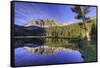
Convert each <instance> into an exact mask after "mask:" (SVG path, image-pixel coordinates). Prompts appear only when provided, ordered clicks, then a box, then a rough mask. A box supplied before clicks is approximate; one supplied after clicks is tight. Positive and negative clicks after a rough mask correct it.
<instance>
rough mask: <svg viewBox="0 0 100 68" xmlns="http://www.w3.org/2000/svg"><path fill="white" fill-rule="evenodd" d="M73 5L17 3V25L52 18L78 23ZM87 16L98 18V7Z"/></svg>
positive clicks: (91, 9)
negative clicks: (72, 8)
mask: <svg viewBox="0 0 100 68" xmlns="http://www.w3.org/2000/svg"><path fill="white" fill-rule="evenodd" d="M71 7H73V6H72V5H55V4H40V3H23V2H15V24H17V25H23V24H25V23H28V22H30V21H34V20H37V19H45V18H50V19H54V20H57V21H59V22H61V23H67V22H78V21H79V20H77V19H75V18H74V17H75V15H76V14H75V13H73V12H72V11H71V10H70V8H71ZM87 16H90V17H92V16H96V7H91V8H90V13H89V14H88V15H87Z"/></svg>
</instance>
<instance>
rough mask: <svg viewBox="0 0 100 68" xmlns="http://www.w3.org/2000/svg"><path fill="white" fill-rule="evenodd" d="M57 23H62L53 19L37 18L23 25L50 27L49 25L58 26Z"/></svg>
mask: <svg viewBox="0 0 100 68" xmlns="http://www.w3.org/2000/svg"><path fill="white" fill-rule="evenodd" d="M59 25H62V24H61V23H60V22H57V21H55V20H53V19H39V20H36V21H31V22H29V23H27V24H24V27H30V26H39V27H50V26H59Z"/></svg>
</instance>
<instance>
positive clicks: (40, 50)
mask: <svg viewBox="0 0 100 68" xmlns="http://www.w3.org/2000/svg"><path fill="white" fill-rule="evenodd" d="M24 49H25V50H27V51H29V52H31V53H33V54H35V53H36V54H53V53H56V52H58V51H60V50H68V49H65V48H63V47H49V46H39V47H34V48H31V47H24ZM69 50H71V49H69Z"/></svg>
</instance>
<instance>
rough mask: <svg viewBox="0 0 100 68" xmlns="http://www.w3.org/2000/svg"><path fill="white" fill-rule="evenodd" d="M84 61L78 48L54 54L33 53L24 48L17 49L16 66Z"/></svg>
mask: <svg viewBox="0 0 100 68" xmlns="http://www.w3.org/2000/svg"><path fill="white" fill-rule="evenodd" d="M76 62H83V58H82V57H81V54H80V52H79V51H77V50H61V51H59V52H56V53H53V54H32V53H31V52H28V51H26V50H25V49H24V48H22V47H20V48H16V49H15V66H26V65H42V64H43V65H44V64H62V63H76Z"/></svg>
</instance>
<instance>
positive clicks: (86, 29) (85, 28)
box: [81, 7, 90, 41]
mask: <svg viewBox="0 0 100 68" xmlns="http://www.w3.org/2000/svg"><path fill="white" fill-rule="evenodd" d="M84 11H85V10H84V9H83V8H82V7H81V14H82V19H83V25H84V30H85V39H86V40H88V41H90V34H89V29H88V26H87V21H86V17H85V14H84Z"/></svg>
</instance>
